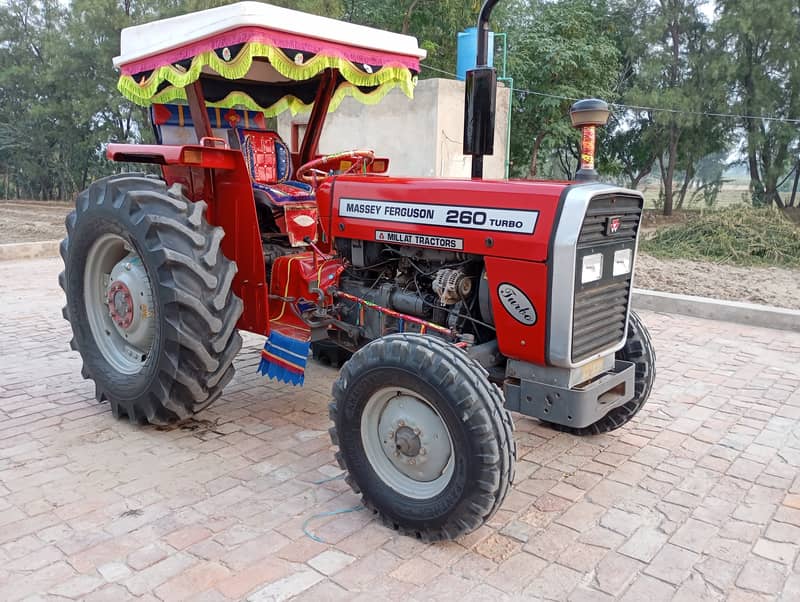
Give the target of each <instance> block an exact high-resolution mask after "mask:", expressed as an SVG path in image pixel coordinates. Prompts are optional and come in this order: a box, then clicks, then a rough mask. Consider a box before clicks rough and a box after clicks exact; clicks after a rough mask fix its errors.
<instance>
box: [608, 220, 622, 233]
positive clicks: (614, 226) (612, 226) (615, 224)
mask: <svg viewBox="0 0 800 602" xmlns="http://www.w3.org/2000/svg"><path fill="white" fill-rule="evenodd" d="M621 226H622V218H621V217H620V216H619V215H612V216H611V217H609V218H607V219H606V236H612V235H614V234H617V233H618V232H619V229H620V227H621Z"/></svg>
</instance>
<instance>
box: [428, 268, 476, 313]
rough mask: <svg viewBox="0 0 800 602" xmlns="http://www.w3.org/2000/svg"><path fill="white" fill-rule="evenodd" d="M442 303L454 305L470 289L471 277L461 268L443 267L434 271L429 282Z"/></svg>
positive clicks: (464, 296)
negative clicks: (434, 274)
mask: <svg viewBox="0 0 800 602" xmlns="http://www.w3.org/2000/svg"><path fill="white" fill-rule="evenodd" d="M431 287H432V288H433V292H435V293H436V294H437V295H439V301H441V303H442V305H454V304H455V303H458V302H459V301H461V300H462V299H464V298H466V297H467V296H468V295H469V294H470V292H471V291H472V278H471V277H469V276H467V275H466V274H465V273H464V272H462V271H461V270H451V269H444V270H439V271H438V272H436V276H435V277H434V278H433V282H432V283H431Z"/></svg>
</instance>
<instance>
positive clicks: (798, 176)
mask: <svg viewBox="0 0 800 602" xmlns="http://www.w3.org/2000/svg"><path fill="white" fill-rule="evenodd" d="M798 180H800V161H798V162H797V163H795V164H794V184H792V196H791V197H789V202H788V203H787V204H786V206H787V207H794V199H795V197H796V196H797V183H798Z"/></svg>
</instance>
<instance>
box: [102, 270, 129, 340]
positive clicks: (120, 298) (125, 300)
mask: <svg viewBox="0 0 800 602" xmlns="http://www.w3.org/2000/svg"><path fill="white" fill-rule="evenodd" d="M107 301H108V313H109V315H110V316H111V319H112V320H113V322H114V324H116V325H117V326H119V327H120V328H122V329H123V330H126V329H128V328H130V325H131V323H133V295H131V291H130V289H129V288H128V287H127V286H125V283H123V282H120V281H119V280H117V281H115V282H114V283H113V284H112V285H111V288H109V289H108V299H107Z"/></svg>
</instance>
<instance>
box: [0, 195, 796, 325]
mask: <svg viewBox="0 0 800 602" xmlns="http://www.w3.org/2000/svg"><path fill="white" fill-rule="evenodd" d="M71 209H72V204H71V203H58V202H46V201H0V244H6V243H14V242H33V241H41V240H58V239H61V238H63V237H64V217H65V216H66V214H67V213H68V212H69V211H70V210H71ZM649 213H650V212H648V214H649ZM648 214H646V215H645V219H644V224H643V225H644V230H645V232H647V231H648V230H653V229H654V228H655V227H661V226H664V225H670V224H674V223H679V222H680V221H683V220H685V219H686V218H685V217H684V215H683V214H678V215H676V216H674V217H673V218H667V219H664V218H661V219H659V218H657V217H655V216H652V215H648ZM636 272H637V273H636V286H638V287H640V288H649V289H654V290H658V291H665V292H670V293H681V294H685V295H700V296H703V297H714V298H717V299H729V300H733V301H748V302H751V303H761V304H766V305H775V306H778V307H787V308H790V309H800V270H788V269H782V268H749V267H748V268H741V267H733V266H723V265H717V264H714V263H709V262H705V261H686V260H669V261H665V260H661V259H656V258H654V257H650V256H647V255H640V256H639V260H638V264H637V269H636Z"/></svg>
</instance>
